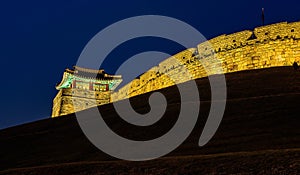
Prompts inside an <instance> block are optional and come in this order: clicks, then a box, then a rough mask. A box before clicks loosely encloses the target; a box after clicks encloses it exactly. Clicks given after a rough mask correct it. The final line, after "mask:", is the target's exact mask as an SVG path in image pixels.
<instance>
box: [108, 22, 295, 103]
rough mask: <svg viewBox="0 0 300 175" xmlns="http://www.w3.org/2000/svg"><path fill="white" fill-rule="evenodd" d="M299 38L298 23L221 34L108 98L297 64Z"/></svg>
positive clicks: (178, 56)
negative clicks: (226, 74) (219, 76)
mask: <svg viewBox="0 0 300 175" xmlns="http://www.w3.org/2000/svg"><path fill="white" fill-rule="evenodd" d="M299 41H300V22H295V23H286V22H283V23H277V24H273V25H269V26H263V27H258V28H256V29H254V31H249V30H246V31H242V32H238V33H234V34H230V35H221V36H218V37H216V38H213V39H211V40H209V41H207V42H204V43H201V44H199V45H198V46H197V48H191V49H188V50H185V51H183V52H180V53H178V54H176V55H174V56H173V57H171V58H168V59H166V60H165V61H163V62H161V63H160V64H159V65H158V66H156V67H153V68H152V69H150V70H149V71H147V72H145V73H144V74H142V75H141V76H140V77H139V78H137V79H135V80H133V81H132V82H130V83H129V84H127V85H125V86H124V87H122V88H121V89H119V91H118V92H115V93H113V94H112V97H111V98H112V99H111V101H118V100H121V99H125V98H128V97H132V96H136V95H139V94H143V93H146V92H150V91H154V90H157V89H161V88H165V87H168V86H172V85H174V84H175V83H174V82H176V83H180V82H185V81H188V80H190V79H197V78H202V77H206V76H209V75H213V74H218V73H229V72H236V71H242V70H251V69H261V68H268V67H276V66H291V65H292V64H293V62H294V61H296V62H298V63H300V42H299ZM204 67H206V69H205V68H204ZM218 67H222V69H223V70H222V71H221V72H220V70H219V69H218ZM186 70H187V71H186Z"/></svg>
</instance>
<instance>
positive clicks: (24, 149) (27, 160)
mask: <svg viewBox="0 0 300 175" xmlns="http://www.w3.org/2000/svg"><path fill="white" fill-rule="evenodd" d="M226 80H227V87H228V101H227V106H226V111H225V115H224V118H223V121H222V123H221V126H220V128H219V129H218V132H217V133H216V135H215V136H214V138H213V139H212V140H211V141H210V142H209V143H208V144H207V145H205V146H204V147H201V148H200V147H198V146H197V142H198V139H199V137H200V134H201V131H202V128H203V125H204V123H205V121H206V118H207V114H208V111H209V106H210V101H209V100H210V89H209V88H210V86H209V83H208V80H207V78H204V79H199V80H197V84H198V87H199V92H200V95H201V111H200V116H199V120H198V122H197V124H196V127H195V129H194V130H193V132H192V134H191V135H190V137H189V138H188V139H187V140H186V141H185V142H184V144H182V145H181V146H180V147H179V148H177V149H176V150H175V151H173V152H172V153H170V154H169V155H167V156H165V157H164V158H161V159H157V160H153V161H146V162H138V163H137V162H127V161H119V160H116V159H114V158H111V157H110V156H108V155H106V154H104V153H102V152H101V151H98V150H97V149H96V148H95V147H94V146H93V145H91V144H90V143H89V141H88V140H87V139H86V138H85V136H84V135H83V134H82V133H81V130H80V128H79V126H78V124H77V122H76V118H75V116H74V115H69V116H66V117H61V118H57V119H47V120H42V121H38V122H34V123H30V124H26V125H21V126H17V127H13V128H8V129H5V130H2V131H0V157H1V159H0V174H29V173H32V174H126V172H127V173H129V174H189V173H190V174H207V173H210V174H219V173H226V174H228V173H230V174H237V173H242V174H272V173H274V174H279V173H286V174H297V173H298V174H299V171H300V165H299V164H300V137H299V135H300V129H299V128H300V118H299V110H298V109H299V104H300V102H299V100H300V72H295V71H294V70H293V69H292V68H290V67H284V68H272V69H265V70H253V71H244V72H237V73H232V74H227V75H226ZM160 92H162V93H163V94H165V96H166V98H167V100H168V102H169V103H168V109H167V112H166V114H165V115H164V117H163V118H162V119H161V120H160V121H159V122H158V123H156V124H154V125H152V126H149V127H144V128H141V127H136V126H132V125H128V124H127V123H126V122H124V121H122V120H120V119H119V118H118V117H117V115H116V113H115V111H114V110H113V108H112V106H111V105H105V106H101V107H100V108H99V109H100V111H101V112H102V114H103V116H104V119H105V121H106V122H107V123H108V124H109V126H110V127H111V128H112V129H113V130H114V131H115V132H116V133H118V134H120V135H122V136H124V137H127V138H131V139H136V140H143V139H144V140H147V139H152V138H155V137H157V136H160V135H162V134H163V133H165V132H167V131H168V130H169V129H170V128H171V127H172V124H174V123H175V122H176V119H177V115H176V114H177V113H178V111H179V106H178V103H179V102H180V99H179V95H178V92H177V88H176V87H170V88H166V89H163V90H160ZM148 96H149V94H145V95H141V96H139V97H136V98H132V99H131V103H132V104H133V106H134V108H135V109H136V110H137V111H139V112H141V113H145V112H147V111H148V110H149V107H148V106H147V103H146V102H147V99H148Z"/></svg>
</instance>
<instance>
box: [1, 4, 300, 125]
mask: <svg viewBox="0 0 300 175" xmlns="http://www.w3.org/2000/svg"><path fill="white" fill-rule="evenodd" d="M262 7H264V8H265V13H266V14H265V17H266V24H271V23H276V22H282V21H289V22H292V21H300V2H299V0H285V1H282V0H272V1H271V0H239V1H237V0H235V1H230V0H227V1H221V0H220V1H215V0H209V1H204V0H197V1H196V0H195V1H191V0H184V1H175V0H161V1H158V0H151V1H150V0H139V1H133V0H132V1H121V0H120V1H104V2H102V1H100V0H98V1H96V0H95V1H93V0H65V1H61V0H51V1H50V0H48V1H38V0H36V1H33V0H27V1H23V0H10V1H1V2H0V21H1V23H0V31H1V32H0V49H1V52H0V58H1V69H0V75H1V91H0V96H1V113H0V128H6V127H9V126H13V125H18V124H22V123H26V122H30V121H34V120H39V119H44V118H48V117H49V116H50V115H51V108H52V100H53V98H54V96H55V95H56V93H57V91H56V90H55V88H54V87H55V84H56V83H57V82H59V81H60V80H61V77H62V73H63V71H64V69H65V68H67V67H70V68H71V67H72V66H73V65H74V64H75V63H76V61H77V58H78V56H79V54H80V52H81V50H82V49H83V47H84V46H85V45H86V44H87V42H88V41H89V40H90V39H91V38H92V37H93V36H94V35H95V34H96V33H97V32H99V31H100V30H101V29H103V28H105V27H107V26H108V25H110V24H112V23H114V22H117V21H118V20H121V19H124V18H128V17H132V16H137V15H165V16H170V17H174V18H177V19H179V20H182V21H184V22H186V23H188V24H190V25H192V26H193V27H195V28H196V29H198V30H199V31H200V32H201V33H202V34H203V35H204V36H205V37H206V38H208V39H210V38H212V37H215V36H218V35H220V34H224V33H225V34H229V33H234V32H237V31H241V30H245V29H251V30H252V29H253V28H255V27H257V26H259V25H261V17H260V15H261V8H262ZM180 49H181V48H180V47H179V46H177V45H174V43H167V42H165V41H159V42H158V41H157V40H156V39H145V40H144V41H142V40H136V41H132V42H130V43H127V45H126V44H124V45H123V46H120V47H119V48H118V49H116V51H114V52H113V53H112V54H111V55H110V57H111V59H109V60H110V61H107V62H106V64H104V65H103V68H104V69H105V70H106V71H107V72H108V73H113V72H114V71H115V70H116V68H117V64H119V63H121V62H122V60H125V59H126V57H127V56H132V55H134V54H136V53H138V52H142V51H150V50H160V51H164V52H168V53H170V54H174V53H176V52H179V51H180Z"/></svg>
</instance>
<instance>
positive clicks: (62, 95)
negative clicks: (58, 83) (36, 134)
mask: <svg viewBox="0 0 300 175" xmlns="http://www.w3.org/2000/svg"><path fill="white" fill-rule="evenodd" d="M110 94H111V92H110V91H107V92H100V91H91V90H84V89H71V88H68V89H60V90H59V92H58V93H57V95H56V97H55V98H54V100H53V109H52V117H58V116H62V115H67V114H70V113H74V112H75V111H81V110H84V109H87V108H91V107H95V106H99V105H102V104H107V103H109V102H110Z"/></svg>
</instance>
